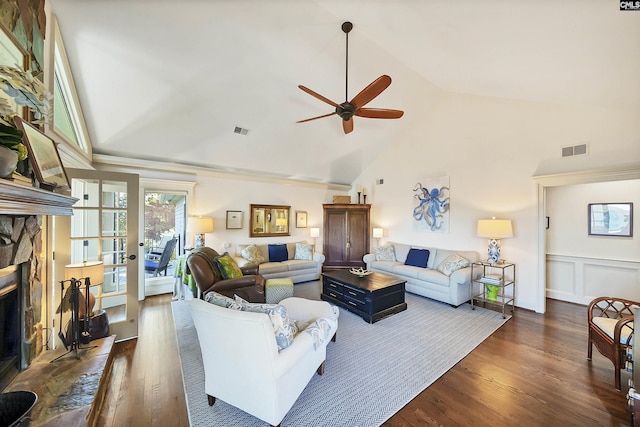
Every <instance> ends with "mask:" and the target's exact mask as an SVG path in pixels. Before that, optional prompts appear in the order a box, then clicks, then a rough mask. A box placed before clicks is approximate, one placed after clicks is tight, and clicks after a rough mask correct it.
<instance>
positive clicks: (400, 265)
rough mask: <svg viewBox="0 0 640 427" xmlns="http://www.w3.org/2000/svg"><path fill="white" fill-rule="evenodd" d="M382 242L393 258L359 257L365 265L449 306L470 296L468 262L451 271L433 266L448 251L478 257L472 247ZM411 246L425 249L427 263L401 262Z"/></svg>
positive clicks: (459, 302)
mask: <svg viewBox="0 0 640 427" xmlns="http://www.w3.org/2000/svg"><path fill="white" fill-rule="evenodd" d="M385 246H393V248H394V253H395V259H394V260H389V261H378V260H376V255H375V254H366V255H365V256H364V257H363V260H364V262H365V263H366V264H367V269H368V270H372V271H377V272H380V273H384V274H388V275H391V276H395V277H398V278H401V279H403V280H406V281H407V283H406V285H405V289H406V290H407V291H408V292H411V293H414V294H418V295H422V296H425V297H427V298H432V299H435V300H438V301H442V302H446V303H448V304H451V305H452V306H455V307H457V306H459V305H460V304H463V303H465V302H467V301H469V300H470V299H471V265H469V266H468V267H464V268H460V269H459V270H456V271H453V272H452V273H451V275H449V276H447V275H446V274H444V273H442V272H440V271H438V269H437V267H438V266H439V265H440V264H441V263H442V262H443V261H444V260H445V259H447V257H449V256H450V255H454V254H458V255H460V256H461V257H463V258H465V259H467V260H468V261H469V263H472V262H476V261H478V259H479V258H480V257H479V255H478V253H477V252H475V251H454V250H449V249H439V248H432V247H423V246H415V245H406V244H402V243H392V242H388V243H387V244H386V245H385ZM411 248H418V249H428V250H429V252H430V254H429V260H428V262H427V267H426V268H423V267H414V266H410V265H405V264H404V262H405V260H406V259H407V255H408V254H409V250H410V249H411Z"/></svg>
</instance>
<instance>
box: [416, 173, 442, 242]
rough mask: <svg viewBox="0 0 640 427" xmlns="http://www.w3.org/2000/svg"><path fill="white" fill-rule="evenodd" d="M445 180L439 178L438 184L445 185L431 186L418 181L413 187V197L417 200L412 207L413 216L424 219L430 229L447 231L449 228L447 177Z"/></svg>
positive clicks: (417, 219)
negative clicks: (415, 204) (416, 203)
mask: <svg viewBox="0 0 640 427" xmlns="http://www.w3.org/2000/svg"><path fill="white" fill-rule="evenodd" d="M447 178H448V177H447ZM446 181H447V182H446V183H445V182H443V180H442V179H441V180H440V184H445V185H439V184H435V185H433V186H432V187H431V188H429V186H423V185H422V184H421V183H419V182H418V183H417V184H416V185H415V186H414V188H413V192H414V195H413V197H414V198H415V199H416V200H417V201H418V205H417V206H416V207H415V208H414V209H413V218H414V219H415V220H416V221H423V220H424V221H425V222H426V223H427V225H428V226H429V228H430V229H431V231H448V228H449V185H448V179H446Z"/></svg>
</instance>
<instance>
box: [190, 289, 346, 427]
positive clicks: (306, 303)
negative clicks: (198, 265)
mask: <svg viewBox="0 0 640 427" xmlns="http://www.w3.org/2000/svg"><path fill="white" fill-rule="evenodd" d="M190 304H191V315H192V317H193V322H194V324H195V327H196V331H197V333H198V340H199V341H200V349H201V351H202V361H203V364H204V373H205V390H204V391H205V392H206V394H207V397H208V399H209V405H213V404H214V403H215V400H216V398H218V399H222V400H223V401H225V402H226V403H228V404H230V405H233V406H235V407H237V408H239V409H241V410H243V411H245V412H247V413H249V414H251V415H253V416H255V417H257V418H259V419H261V420H263V421H266V422H268V423H269V424H271V425H274V426H275V425H279V424H280V422H281V421H282V419H283V418H284V416H285V415H286V414H287V412H289V410H290V409H291V407H292V406H293V404H294V403H295V401H296V399H297V398H298V396H300V393H302V391H303V390H304V388H305V387H306V385H307V384H308V382H309V381H310V380H311V378H312V377H313V375H314V373H316V372H318V374H320V375H322V373H323V370H324V360H325V358H326V346H327V344H328V342H329V340H331V339H333V340H334V341H335V334H336V331H337V329H338V311H337V308H334V307H333V306H331V305H330V304H328V303H327V302H324V301H312V300H306V299H303V298H296V297H293V298H286V299H284V300H282V301H281V302H280V304H281V305H283V306H284V307H286V308H287V312H288V315H289V317H290V318H291V319H293V320H296V321H297V324H298V327H299V329H300V332H298V334H297V335H296V336H295V338H294V339H293V342H292V343H291V345H290V346H288V347H286V348H284V349H282V350H280V351H278V345H277V343H276V338H275V336H274V329H273V326H272V323H271V321H270V319H269V316H268V315H267V314H265V313H255V312H248V311H238V310H234V309H231V308H224V307H220V306H217V305H214V304H211V303H208V302H205V301H202V300H198V299H194V300H191V302H190ZM317 319H321V320H320V321H319V322H316V320H317ZM318 324H320V325H321V327H320V328H317V327H316V326H317V325H318Z"/></svg>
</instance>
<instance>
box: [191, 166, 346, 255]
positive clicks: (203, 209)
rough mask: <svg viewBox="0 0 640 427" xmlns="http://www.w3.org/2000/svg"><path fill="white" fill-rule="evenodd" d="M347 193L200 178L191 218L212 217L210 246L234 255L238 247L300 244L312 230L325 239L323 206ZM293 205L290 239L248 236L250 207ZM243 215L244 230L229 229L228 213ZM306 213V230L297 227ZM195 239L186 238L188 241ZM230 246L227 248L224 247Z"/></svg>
mask: <svg viewBox="0 0 640 427" xmlns="http://www.w3.org/2000/svg"><path fill="white" fill-rule="evenodd" d="M338 194H341V195H344V194H345V193H344V192H340V191H334V190H328V189H325V188H321V187H317V186H305V185H293V184H292V185H285V184H282V183H274V182H259V181H251V180H243V179H232V178H216V177H202V176H201V177H198V179H197V184H196V187H195V197H194V198H193V204H192V205H191V212H189V215H202V216H211V217H213V221H214V224H213V227H214V231H213V233H208V234H206V235H205V242H206V245H207V246H210V247H212V248H214V249H215V250H217V251H219V252H221V253H222V252H224V251H228V252H229V253H232V254H233V253H235V245H237V244H246V243H251V242H255V243H271V242H299V241H303V240H306V241H309V242H312V239H311V238H310V237H309V227H319V228H320V235H321V236H322V222H323V211H322V204H323V203H331V202H332V200H333V196H334V195H338ZM252 203H253V204H268V205H288V206H291V211H290V215H291V217H290V218H291V224H290V227H289V231H290V233H291V235H290V236H287V237H249V205H250V204H252ZM228 210H233V211H242V212H243V213H244V215H243V216H244V218H243V227H242V229H236V230H227V229H226V211H228ZM296 211H306V212H307V228H296V224H295V212H296ZM189 238H193V237H192V236H187V239H189ZM225 243H228V244H230V245H231V246H230V247H229V248H225V247H224V244H225ZM316 246H317V248H318V252H322V237H319V238H317V239H316Z"/></svg>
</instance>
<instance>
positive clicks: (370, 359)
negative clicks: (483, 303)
mask: <svg viewBox="0 0 640 427" xmlns="http://www.w3.org/2000/svg"><path fill="white" fill-rule="evenodd" d="M406 301H407V304H408V309H407V310H406V311H403V312H401V313H398V314H395V315H393V316H391V317H388V318H386V319H383V320H381V321H379V322H377V323H374V324H372V325H370V324H368V323H366V322H365V321H364V320H362V318H360V317H358V316H356V315H354V314H352V313H350V312H348V311H346V310H340V318H339V320H338V336H337V342H335V343H333V342H332V343H329V346H328V347H327V360H326V365H325V372H324V375H322V376H319V375H317V374H316V375H314V377H313V378H312V379H311V381H310V382H309V384H308V385H307V387H306V388H305V389H304V391H303V392H302V394H301V395H300V397H299V398H298V400H297V401H296V403H295V404H294V405H293V408H291V410H290V411H289V413H288V414H287V415H286V416H285V418H284V420H283V421H282V426H283V427H287V426H295V427H305V426H309V427H318V426H331V427H334V426H335V427H337V426H349V427H354V426H361V427H372V426H379V425H380V424H382V423H383V422H384V421H386V420H387V419H388V418H390V417H391V416H392V415H393V414H395V413H396V412H397V411H399V410H400V409H401V408H402V407H403V406H405V405H406V404H407V403H409V401H411V399H413V398H414V397H415V396H417V395H418V394H419V393H420V392H421V391H423V390H424V389H425V388H427V387H428V386H429V385H430V384H432V383H433V382H434V381H436V380H437V379H438V378H439V377H440V376H441V375H443V374H444V373H445V372H447V371H448V370H449V369H451V368H452V367H453V366H454V365H455V364H456V363H458V362H459V361H460V360H462V358H464V357H465V356H466V355H467V354H469V352H471V351H472V350H473V349H474V348H475V347H476V346H477V345H478V344H480V343H481V342H482V341H484V340H485V339H486V338H487V337H488V336H489V335H491V334H492V333H493V332H494V331H495V330H497V329H498V328H499V327H500V326H501V325H503V324H504V322H506V320H508V319H509V317H507V319H506V320H505V319H502V315H501V314H500V313H498V312H495V311H490V310H486V309H483V308H476V309H475V310H471V306H470V305H469V304H464V305H462V306H460V307H458V308H452V307H451V306H449V305H447V304H442V303H438V302H435V301H433V300H430V299H427V298H422V297H419V296H416V295H413V294H407V296H406ZM171 304H172V309H173V316H174V320H175V324H176V333H177V338H178V345H179V347H180V358H181V361H182V372H183V376H184V386H185V391H186V397H187V406H188V409H189V420H190V423H191V425H192V426H260V427H262V426H266V425H268V424H267V423H265V422H263V421H261V420H259V419H257V418H255V417H253V416H251V415H249V414H247V413H245V412H243V411H241V410H239V409H237V408H235V407H233V406H231V405H228V404H227V403H225V402H223V401H221V400H219V399H218V400H216V403H215V405H213V406H209V405H208V403H207V396H206V394H205V391H204V370H203V367H202V356H201V354H200V346H199V344H198V336H197V333H196V330H195V327H194V326H193V322H192V320H191V313H190V311H189V303H188V301H176V302H172V303H171ZM247 386H250V385H249V384H247Z"/></svg>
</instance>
